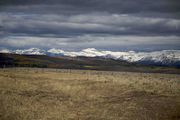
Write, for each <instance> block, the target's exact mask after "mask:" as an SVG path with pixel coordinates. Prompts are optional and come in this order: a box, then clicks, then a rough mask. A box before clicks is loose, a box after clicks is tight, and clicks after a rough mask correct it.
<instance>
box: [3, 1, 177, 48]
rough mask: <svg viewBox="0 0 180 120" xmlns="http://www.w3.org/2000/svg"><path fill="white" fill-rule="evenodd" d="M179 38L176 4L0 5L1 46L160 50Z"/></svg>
mask: <svg viewBox="0 0 180 120" xmlns="http://www.w3.org/2000/svg"><path fill="white" fill-rule="evenodd" d="M139 39H140V40H139ZM143 39H144V40H143ZM179 39H180V1H179V0H151V1H150V0H149V1H147V0H0V47H2V46H9V47H34V46H36V47H45V48H47V47H48V48H51V47H53V46H54V47H64V48H68V47H69V48H71V47H72V46H73V47H74V49H75V48H79V47H80V46H83V47H93V46H94V47H98V48H113V47H114V46H116V47H118V46H119V47H122V46H128V45H136V46H138V44H139V45H140V46H142V45H146V46H147V45H148V44H149V45H150V46H151V45H157V46H158V45H159V47H162V46H163V45H164V46H167V45H170V44H171V46H173V45H176V46H180V41H179ZM162 48H163V47H162ZM172 49H173V47H172Z"/></svg>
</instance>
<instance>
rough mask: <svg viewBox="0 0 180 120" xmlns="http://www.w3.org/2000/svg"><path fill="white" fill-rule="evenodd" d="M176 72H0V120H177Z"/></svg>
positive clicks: (179, 104)
mask: <svg viewBox="0 0 180 120" xmlns="http://www.w3.org/2000/svg"><path fill="white" fill-rule="evenodd" d="M178 119H180V75H177V74H157V73H156V74H155V73H154V74H153V73H130V72H107V71H106V72H105V71H82V70H56V69H30V68H15V69H4V70H0V120H178Z"/></svg>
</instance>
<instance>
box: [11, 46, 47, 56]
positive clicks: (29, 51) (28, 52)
mask: <svg viewBox="0 0 180 120" xmlns="http://www.w3.org/2000/svg"><path fill="white" fill-rule="evenodd" d="M12 53H15V54H26V55H46V51H45V50H41V49H39V48H30V49H24V50H14V51H13V52H12Z"/></svg>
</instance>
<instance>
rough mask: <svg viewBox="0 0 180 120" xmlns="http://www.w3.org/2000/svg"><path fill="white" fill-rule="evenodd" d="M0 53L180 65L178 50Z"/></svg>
mask: <svg viewBox="0 0 180 120" xmlns="http://www.w3.org/2000/svg"><path fill="white" fill-rule="evenodd" d="M0 53H11V54H20V55H47V56H53V57H60V56H68V57H73V58H75V57H99V58H106V59H107V58H109V59H114V60H120V61H126V62H129V63H138V64H143V65H158V66H175V67H180V50H162V51H153V52H135V51H127V52H120V51H103V50H97V49H95V48H87V49H83V50H81V51H73V52H72V51H64V50H61V49H55V48H52V49H49V50H43V49H39V48H30V49H22V50H9V49H1V50H0Z"/></svg>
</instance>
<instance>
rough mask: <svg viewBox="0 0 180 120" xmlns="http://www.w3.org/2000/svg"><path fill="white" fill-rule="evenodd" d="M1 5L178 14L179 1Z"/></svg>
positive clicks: (36, 0) (20, 0) (51, 0)
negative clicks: (56, 6)
mask: <svg viewBox="0 0 180 120" xmlns="http://www.w3.org/2000/svg"><path fill="white" fill-rule="evenodd" d="M0 5H2V6H4V5H61V6H72V8H73V7H74V8H75V9H78V8H82V9H84V10H92V11H94V10H95V11H98V10H100V11H111V12H128V13H129V12H141V11H156V12H177V10H179V8H180V1H179V0H149V1H147V0H1V2H0Z"/></svg>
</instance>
